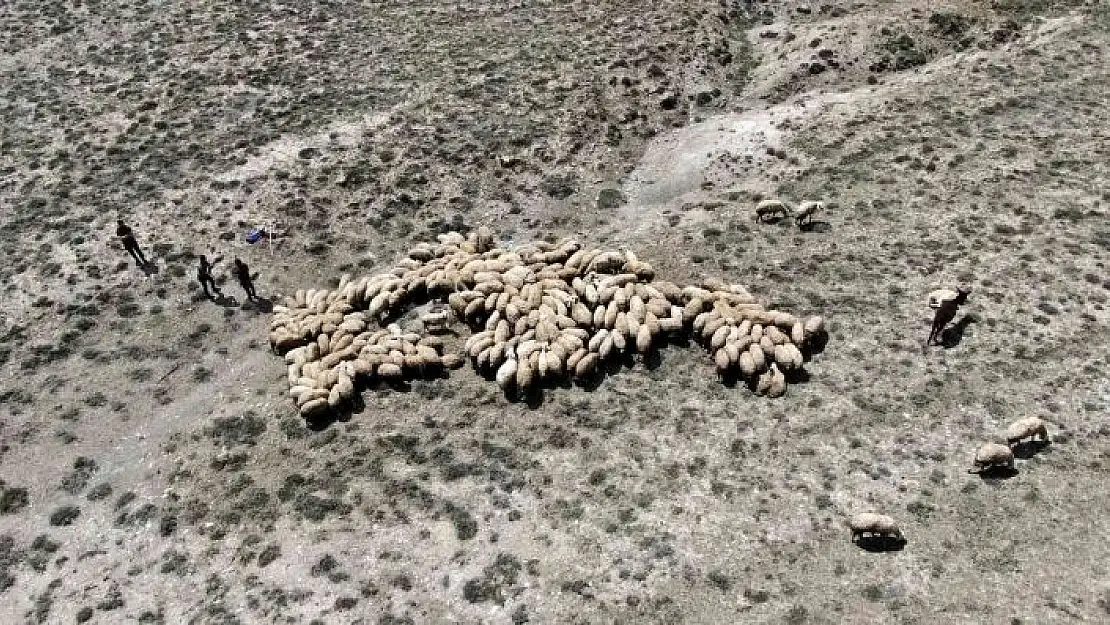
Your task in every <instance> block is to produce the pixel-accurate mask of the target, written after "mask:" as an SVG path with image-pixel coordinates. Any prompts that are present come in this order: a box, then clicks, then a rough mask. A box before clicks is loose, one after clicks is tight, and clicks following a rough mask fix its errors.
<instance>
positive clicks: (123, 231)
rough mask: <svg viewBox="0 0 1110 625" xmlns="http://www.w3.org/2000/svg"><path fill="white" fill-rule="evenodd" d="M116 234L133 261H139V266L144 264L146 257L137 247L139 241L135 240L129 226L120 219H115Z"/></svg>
mask: <svg viewBox="0 0 1110 625" xmlns="http://www.w3.org/2000/svg"><path fill="white" fill-rule="evenodd" d="M116 236H117V237H119V238H120V241H122V242H123V249H125V250H127V253H128V254H131V257H132V258H134V259H135V262H137V263H139V266H140V267H144V266H146V257H145V256H143V251H142V250H141V249H139V242H138V241H136V240H135V234H134V233H133V232H131V226H128V225H127V224H125V223H123V220H122V219H117V220H116Z"/></svg>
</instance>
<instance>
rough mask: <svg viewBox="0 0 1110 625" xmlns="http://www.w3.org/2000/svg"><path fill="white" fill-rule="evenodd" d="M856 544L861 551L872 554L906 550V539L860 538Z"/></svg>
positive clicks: (886, 537)
mask: <svg viewBox="0 0 1110 625" xmlns="http://www.w3.org/2000/svg"><path fill="white" fill-rule="evenodd" d="M855 543H856V546H858V547H859V548H860V549H863V550H864V551H870V552H871V553H886V552H889V551H901V550H903V549H905V548H906V539H905V538H895V537H893V536H860V537H859V538H858V539H856V541H855Z"/></svg>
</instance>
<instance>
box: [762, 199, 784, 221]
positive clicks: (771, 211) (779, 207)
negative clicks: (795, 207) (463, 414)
mask: <svg viewBox="0 0 1110 625" xmlns="http://www.w3.org/2000/svg"><path fill="white" fill-rule="evenodd" d="M788 216H790V207H789V206H788V205H787V204H786V202H783V201H782V200H763V201H761V202H760V203H759V204H756V205H755V217H756V219H758V220H759V221H767V218H768V217H788Z"/></svg>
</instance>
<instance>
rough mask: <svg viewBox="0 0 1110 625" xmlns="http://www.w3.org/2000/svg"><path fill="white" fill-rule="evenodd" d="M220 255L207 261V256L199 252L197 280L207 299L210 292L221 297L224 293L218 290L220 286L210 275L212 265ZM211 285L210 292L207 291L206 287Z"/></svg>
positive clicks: (209, 296) (217, 260)
mask: <svg viewBox="0 0 1110 625" xmlns="http://www.w3.org/2000/svg"><path fill="white" fill-rule="evenodd" d="M222 258H223V257H222V256H217V257H216V259H215V260H213V261H212V262H208V257H206V256H205V255H203V254H201V256H200V265H199V266H198V267H197V280H198V281H200V287H201V288H202V289H204V295H205V296H206V297H208V299H212V293H215V294H216V296H217V297H223V296H224V294H223V293H221V292H220V287H218V286H216V280H215V279H214V278H213V277H212V267H214V266H215V265H216V263H218V262H220V260H221V259H222ZM209 287H212V293H209V292H208V288H209Z"/></svg>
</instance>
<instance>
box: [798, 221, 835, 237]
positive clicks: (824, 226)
mask: <svg viewBox="0 0 1110 625" xmlns="http://www.w3.org/2000/svg"><path fill="white" fill-rule="evenodd" d="M798 230H801V231H802V232H816V233H818V234H827V233H829V232H832V224H830V223H829V222H827V221H820V220H814V221H807V222H806V223H804V224H800V225H799V226H798Z"/></svg>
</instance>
